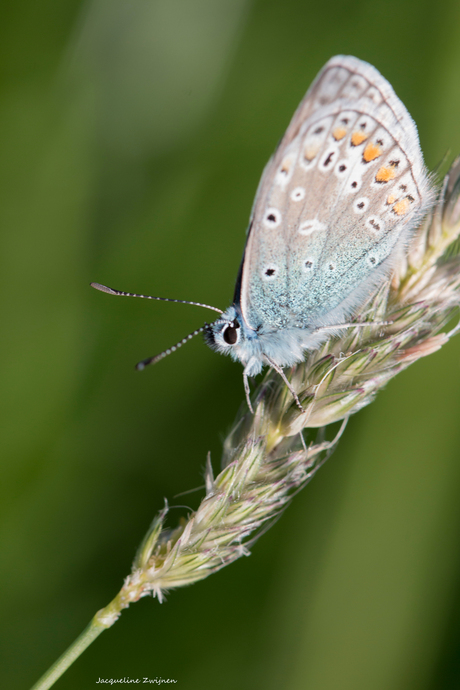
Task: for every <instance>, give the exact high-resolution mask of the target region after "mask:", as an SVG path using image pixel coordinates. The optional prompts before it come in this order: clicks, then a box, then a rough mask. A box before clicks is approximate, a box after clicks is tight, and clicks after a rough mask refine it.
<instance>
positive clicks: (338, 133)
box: [332, 127, 347, 141]
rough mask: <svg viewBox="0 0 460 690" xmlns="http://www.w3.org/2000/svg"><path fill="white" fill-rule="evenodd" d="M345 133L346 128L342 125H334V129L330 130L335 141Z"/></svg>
mask: <svg viewBox="0 0 460 690" xmlns="http://www.w3.org/2000/svg"><path fill="white" fill-rule="evenodd" d="M346 133H347V130H346V129H345V128H344V127H336V129H334V131H333V132H332V136H333V137H334V139H335V140H336V141H340V140H341V139H343V138H344V136H345V134H346Z"/></svg>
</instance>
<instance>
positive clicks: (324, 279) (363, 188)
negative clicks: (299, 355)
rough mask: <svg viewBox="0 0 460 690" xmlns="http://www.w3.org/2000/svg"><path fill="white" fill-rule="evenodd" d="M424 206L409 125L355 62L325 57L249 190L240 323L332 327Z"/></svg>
mask: <svg viewBox="0 0 460 690" xmlns="http://www.w3.org/2000/svg"><path fill="white" fill-rule="evenodd" d="M430 201H431V192H430V184H429V181H428V178H427V176H426V173H425V170H424V166H423V160H422V155H421V151H420V146H419V141H418V135H417V130H416V127H415V124H414V123H413V121H412V119H411V117H410V115H409V113H408V112H407V110H406V108H405V107H404V105H403V104H402V102H401V101H400V100H399V99H398V97H397V96H396V94H395V93H394V91H393V89H392V87H391V86H390V84H389V83H388V82H387V81H386V80H385V79H384V78H383V77H382V76H381V75H380V74H379V72H378V71H377V70H376V69H375V68H373V67H372V66H371V65H368V64H367V63H364V62H362V61H360V60H358V59H356V58H351V57H342V56H338V57H336V58H332V60H330V61H329V62H328V63H327V64H326V65H325V67H324V68H323V70H322V71H321V72H320V74H319V75H318V77H317V79H316V80H315V82H314V83H313V84H312V86H311V88H310V89H309V91H308V92H307V94H306V96H305V98H304V99H303V101H302V102H301V104H300V106H299V108H298V109H297V111H296V113H295V114H294V117H293V118H292V121H291V123H290V125H289V127H288V129H287V131H286V134H285V135H284V137H283V139H282V141H281V143H280V145H279V147H278V149H277V151H276V152H275V154H274V156H273V158H272V159H271V161H270V162H269V163H268V165H267V167H266V169H265V171H264V175H263V177H262V180H261V184H260V186H259V190H258V193H257V196H256V200H255V203H254V209H253V216H252V222H251V230H250V234H249V237H248V241H247V245H246V250H245V256H244V263H243V270H242V279H241V310H242V314H243V317H244V318H245V320H246V322H247V324H248V325H249V326H250V327H251V328H254V329H262V330H267V331H270V330H271V329H283V328H292V327H299V328H312V327H317V326H319V325H324V324H334V323H338V321H337V319H339V322H340V319H341V318H343V317H345V316H346V315H347V314H349V313H351V311H352V310H353V309H354V308H356V307H357V306H358V305H359V304H360V303H362V301H363V300H364V299H365V297H366V296H368V294H369V291H370V290H371V289H372V287H373V286H374V285H376V284H378V281H379V279H380V277H381V276H382V275H383V274H384V273H385V272H388V271H389V270H390V268H391V261H392V258H393V257H394V256H395V253H396V252H397V250H398V248H401V247H404V246H405V243H406V241H407V240H408V238H409V235H410V230H411V228H413V227H414V226H415V225H416V222H415V221H416V219H417V218H419V217H421V215H422V214H423V212H425V211H426V209H427V206H428V205H429V203H430Z"/></svg>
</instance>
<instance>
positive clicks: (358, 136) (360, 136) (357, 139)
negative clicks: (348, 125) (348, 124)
mask: <svg viewBox="0 0 460 690" xmlns="http://www.w3.org/2000/svg"><path fill="white" fill-rule="evenodd" d="M366 139H367V134H364V132H353V134H352V135H351V144H352V146H359V145H360V144H362V143H363V141H366Z"/></svg>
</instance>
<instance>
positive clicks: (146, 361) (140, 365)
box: [136, 305, 207, 371]
mask: <svg viewBox="0 0 460 690" xmlns="http://www.w3.org/2000/svg"><path fill="white" fill-rule="evenodd" d="M200 306H202V305H200ZM206 327H207V324H205V325H204V326H202V327H201V328H197V329H196V331H193V333H190V335H187V336H186V337H185V338H182V340H180V341H179V342H178V343H177V344H176V345H173V346H172V347H168V349H167V350H163V352H160V354H159V355H155V356H154V357H148V359H143V360H142V362H139V363H138V364H136V369H137V370H138V371H142V369H145V367H146V366H148V365H149V364H156V363H157V362H159V361H160V359H163V358H164V357H167V356H168V355H170V354H171V353H172V352H175V351H176V350H178V349H179V348H180V347H182V345H185V343H188V341H189V340H191V339H192V338H193V337H194V336H195V335H198V333H203V331H204V330H205V329H206Z"/></svg>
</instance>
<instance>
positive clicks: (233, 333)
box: [222, 325, 238, 345]
mask: <svg viewBox="0 0 460 690" xmlns="http://www.w3.org/2000/svg"><path fill="white" fill-rule="evenodd" d="M222 337H223V339H224V340H225V342H226V343H227V345H234V344H235V343H236V341H237V340H238V331H237V329H236V327H235V326H233V325H232V326H227V327H226V328H225V330H224V331H223V332H222Z"/></svg>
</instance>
